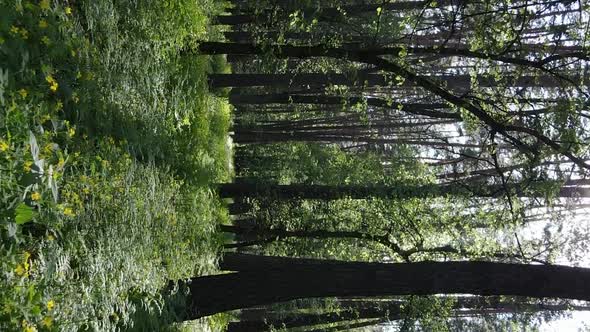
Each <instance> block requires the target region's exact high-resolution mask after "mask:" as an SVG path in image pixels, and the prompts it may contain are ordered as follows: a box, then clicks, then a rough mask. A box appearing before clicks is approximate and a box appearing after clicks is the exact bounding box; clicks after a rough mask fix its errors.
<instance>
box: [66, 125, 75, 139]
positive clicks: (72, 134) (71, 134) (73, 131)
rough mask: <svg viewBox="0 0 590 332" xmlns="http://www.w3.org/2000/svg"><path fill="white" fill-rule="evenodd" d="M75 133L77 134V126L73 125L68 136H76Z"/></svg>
mask: <svg viewBox="0 0 590 332" xmlns="http://www.w3.org/2000/svg"><path fill="white" fill-rule="evenodd" d="M74 135H76V127H72V128H70V130H68V136H70V137H74Z"/></svg>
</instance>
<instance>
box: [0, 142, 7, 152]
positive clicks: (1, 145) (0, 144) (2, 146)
mask: <svg viewBox="0 0 590 332" xmlns="http://www.w3.org/2000/svg"><path fill="white" fill-rule="evenodd" d="M8 148H9V146H8V143H6V142H5V141H4V140H1V139H0V152H4V151H6V150H8Z"/></svg>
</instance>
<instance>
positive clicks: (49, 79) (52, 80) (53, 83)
mask: <svg viewBox="0 0 590 332" xmlns="http://www.w3.org/2000/svg"><path fill="white" fill-rule="evenodd" d="M45 80H46V81H47V83H49V89H50V90H51V91H53V92H55V91H57V87H58V86H59V85H58V84H57V81H56V80H55V78H53V76H51V75H47V76H45Z"/></svg>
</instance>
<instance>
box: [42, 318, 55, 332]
mask: <svg viewBox="0 0 590 332" xmlns="http://www.w3.org/2000/svg"><path fill="white" fill-rule="evenodd" d="M41 325H43V326H45V327H46V328H48V329H50V328H51V326H52V325H53V319H52V318H51V317H49V316H45V318H43V320H41Z"/></svg>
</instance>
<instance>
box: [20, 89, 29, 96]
mask: <svg viewBox="0 0 590 332" xmlns="http://www.w3.org/2000/svg"><path fill="white" fill-rule="evenodd" d="M18 94H19V95H20V96H21V97H23V98H27V96H28V95H29V92H28V91H27V90H26V89H20V90H18Z"/></svg>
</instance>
